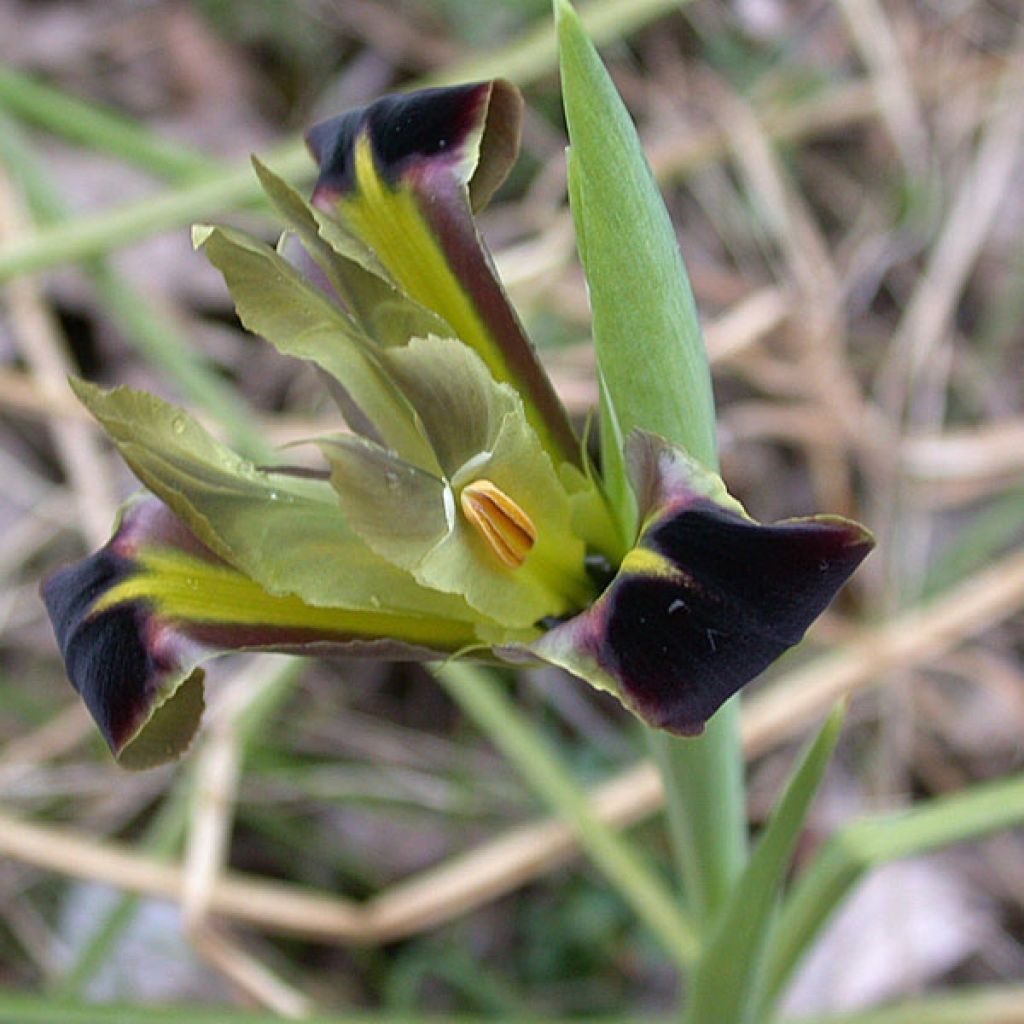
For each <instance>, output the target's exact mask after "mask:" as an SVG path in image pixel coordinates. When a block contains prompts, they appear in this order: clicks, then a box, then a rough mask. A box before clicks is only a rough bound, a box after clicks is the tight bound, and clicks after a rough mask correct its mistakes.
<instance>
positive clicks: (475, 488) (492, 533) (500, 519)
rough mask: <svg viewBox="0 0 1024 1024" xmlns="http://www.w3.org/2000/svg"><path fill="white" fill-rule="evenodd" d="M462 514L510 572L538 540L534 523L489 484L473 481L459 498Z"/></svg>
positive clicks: (520, 563)
mask: <svg viewBox="0 0 1024 1024" xmlns="http://www.w3.org/2000/svg"><path fill="white" fill-rule="evenodd" d="M459 504H460V505H461V506H462V513H463V515H464V516H465V517H466V519H468V520H469V522H470V523H472V524H473V526H474V527H475V528H476V531H477V533H479V534H480V536H481V537H483V539H484V541H485V543H486V544H487V546H488V547H489V548H490V549H491V550H492V551H493V552H494V553H495V555H497V556H498V558H499V559H500V560H501V561H502V562H503V563H504V564H505V565H507V566H508V567H509V568H510V569H517V568H519V566H521V565H522V564H523V562H524V561H525V560H526V556H527V555H528V554H529V553H530V548H532V547H533V545H534V543H535V542H536V540H537V528H536V527H535V526H534V525H533V520H531V519H530V517H529V516H528V515H527V514H526V513H525V512H524V511H523V510H522V509H521V508H520V507H519V506H518V505H517V504H516V503H515V502H514V501H513V500H512V499H511V498H510V497H509V496H508V495H507V494H506V493H505V492H504V491H502V490H501V489H500V488H498V487H495V485H494V484H492V483H491V481H490V480H474V481H473V483H471V484H467V485H466V486H465V487H464V488H463V489H462V493H461V494H460V495H459Z"/></svg>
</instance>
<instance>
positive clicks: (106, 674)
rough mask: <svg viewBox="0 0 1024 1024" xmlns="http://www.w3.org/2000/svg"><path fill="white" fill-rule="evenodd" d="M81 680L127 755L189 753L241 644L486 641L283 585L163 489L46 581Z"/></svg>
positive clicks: (401, 654)
mask: <svg viewBox="0 0 1024 1024" xmlns="http://www.w3.org/2000/svg"><path fill="white" fill-rule="evenodd" d="M42 592H43V599H44V601H45V603H46V607H47V611H48V612H49V615H50V619H51V621H52V623H53V628H54V632H55V633H56V636H57V640H58V643H59V645H60V649H61V653H62V655H63V657H64V662H65V666H66V668H67V672H68V676H69V678H70V679H71V682H72V685H73V686H74V687H75V689H76V690H77V691H78V693H79V694H80V695H81V697H82V699H83V700H84V701H85V704H86V706H87V707H88V708H89V711H90V712H91V714H92V716H93V718H94V719H95V720H96V722H97V724H98V725H99V727H100V730H101V732H102V733H103V736H104V738H105V739H106V740H107V743H108V744H109V746H110V749H111V750H112V751H113V753H114V755H115V756H116V757H117V759H118V760H119V761H120V762H121V763H122V764H123V765H125V766H126V767H130V768H147V767H150V766H152V765H156V764H160V763H162V762H164V761H169V760H172V759H174V758H176V757H178V756H179V755H180V754H181V753H182V752H183V751H184V750H185V749H186V748H187V747H188V745H189V742H190V741H191V739H192V736H193V734H194V733H195V730H196V728H197V727H198V724H199V719H200V716H201V714H202V710H203V671H202V669H200V668H199V667H198V666H199V665H200V664H201V663H202V662H204V661H206V660H208V659H209V658H211V657H214V656H216V655H218V654H223V653H226V652H228V651H239V650H264V651H282V652H287V653H303V654H341V655H346V656H353V657H383V658H390V659H400V660H424V659H430V658H437V657H443V656H445V655H447V654H451V653H453V652H455V651H458V650H460V649H462V648H464V647H469V646H473V645H479V643H480V638H479V636H478V635H477V633H476V630H475V628H474V626H473V624H471V623H468V622H459V621H456V620H451V619H446V618H443V617H439V616H427V615H423V614H421V613H416V612H410V613H406V614H402V613H401V612H397V611H394V610H380V611H376V610H369V611H350V610H345V609H333V608H317V607H313V606H311V605H307V604H305V603H304V602H303V601H301V600H300V599H299V598H297V597H294V596H283V595H274V594H270V593H268V592H267V591H265V590H264V589H263V588H262V587H260V586H259V585H258V584H257V583H255V582H253V581H252V580H251V579H249V578H248V577H247V576H245V575H243V574H242V573H240V572H238V571H237V570H236V569H233V568H232V567H231V566H230V565H228V564H227V563H226V562H224V561H223V560H222V559H220V558H218V557H217V556H216V555H215V554H214V553H213V552H211V551H210V550H209V549H208V548H207V547H205V546H204V545H203V544H202V543H201V542H200V541H199V540H198V539H197V538H196V536H195V535H194V534H193V533H192V532H191V531H189V530H188V528H187V527H186V526H185V525H184V524H183V523H182V522H181V521H180V520H179V519H178V518H177V517H175V516H174V514H173V513H172V512H171V511H170V510H169V509H168V508H167V507H166V506H165V505H164V504H163V503H161V502H160V501H158V500H157V499H156V498H153V497H150V496H142V497H138V498H136V499H135V500H134V501H132V502H131V503H130V504H129V505H127V506H126V507H125V509H124V510H123V512H122V515H121V517H120V521H119V522H118V524H117V526H116V528H115V532H114V535H113V537H112V538H111V539H110V541H109V542H108V543H107V544H106V545H105V546H104V547H103V548H101V549H100V550H99V551H97V552H96V553H95V554H93V555H91V556H89V557H88V558H85V559H83V560H82V561H80V562H78V563H76V564H74V565H70V566H68V567H66V568H64V569H61V570H59V571H58V572H56V573H54V574H53V575H52V576H50V578H49V579H48V580H47V581H46V582H45V583H44V584H43V588H42Z"/></svg>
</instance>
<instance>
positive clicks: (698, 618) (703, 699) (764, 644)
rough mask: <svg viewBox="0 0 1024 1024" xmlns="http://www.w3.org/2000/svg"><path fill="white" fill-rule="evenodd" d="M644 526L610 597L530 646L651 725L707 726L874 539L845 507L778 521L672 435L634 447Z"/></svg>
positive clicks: (798, 634)
mask: <svg viewBox="0 0 1024 1024" xmlns="http://www.w3.org/2000/svg"><path fill="white" fill-rule="evenodd" d="M627 462H628V464H629V466H630V469H631V482H632V485H633V488H634V491H635V493H636V495H637V499H638V503H639V505H640V509H641V517H642V520H643V522H644V527H643V529H642V532H641V535H640V538H639V540H638V542H637V544H636V546H635V547H634V548H633V549H632V550H631V551H630V552H629V553H628V554H627V555H626V557H625V559H624V560H623V562H622V565H621V566H620V568H619V571H618V573H617V574H616V576H615V578H614V579H613V580H612V582H611V584H610V585H609V586H608V588H607V589H606V590H605V592H604V593H603V594H602V595H601V597H600V598H599V599H598V601H597V602H596V603H595V604H594V605H593V606H592V607H591V608H589V609H588V610H587V611H585V612H583V613H582V614H581V615H578V616H576V617H575V618H573V619H570V620H569V621H567V622H565V623H562V624H560V625H558V626H556V627H555V628H554V629H552V630H551V631H550V632H548V633H546V634H545V635H544V636H543V637H541V638H540V639H539V640H538V641H536V642H535V643H534V644H532V645H531V648H530V649H531V650H532V651H533V653H534V654H536V655H538V656H539V657H541V658H542V659H543V660H545V661H549V662H551V663H553V664H556V665H560V666H561V667H563V668H565V669H567V670H568V671H570V672H572V673H574V674H575V675H578V676H581V677H582V678H584V679H586V680H587V681H588V682H590V683H591V684H593V685H594V686H597V687H598V688H599V689H603V690H608V691H609V692H611V693H613V694H615V695H616V696H617V697H618V698H619V699H620V700H621V701H622V702H623V704H625V705H626V706H627V707H629V708H630V709H631V710H633V711H634V712H635V713H636V714H637V715H639V716H640V717H641V718H642V719H644V720H645V721H646V722H648V723H649V724H651V725H654V726H657V727H659V728H663V729H667V730H668V731H670V732H675V733H679V734H681V735H695V734H697V733H700V732H701V731H702V730H703V728H704V725H705V723H706V722H707V720H708V718H710V717H711V715H712V714H714V712H715V711H716V710H717V709H718V708H719V707H720V706H721V705H722V704H723V703H724V702H725V701H726V700H727V699H728V698H729V697H731V696H732V695H733V694H734V693H736V692H737V691H738V690H739V689H740V688H741V687H742V686H744V685H745V684H746V683H748V682H749V681H750V680H752V679H753V678H754V677H755V676H757V675H758V674H759V673H760V672H761V671H762V670H763V669H765V668H766V667H767V666H768V665H769V664H771V662H773V661H774V660H775V659H776V658H778V657H779V656H780V655H781V654H783V653H784V652H785V651H786V650H788V649H789V648H790V647H792V646H794V645H795V644H797V643H799V642H800V640H801V639H802V638H803V635H804V632H805V630H806V629H807V627H808V626H809V625H810V624H811V623H812V622H813V621H814V619H816V618H817V617H818V616H819V615H820V614H821V612H822V611H823V610H824V609H825V607H826V606H827V605H828V603H829V602H830V601H831V600H832V598H833V597H834V596H835V594H836V592H837V591H838V590H839V588H840V587H841V586H842V585H843V584H844V583H845V582H846V580H847V579H848V578H849V577H850V575H851V574H852V573H853V571H854V570H855V569H856V568H857V566H858V565H859V564H860V563H861V561H862V560H863V559H864V558H865V557H866V555H867V554H868V552H869V551H870V550H871V548H872V546H873V543H874V542H873V540H872V538H871V535H870V534H869V533H868V531H866V530H865V529H864V528H863V527H862V526H860V525H859V524H857V523H854V522H851V521H849V520H846V519H842V518H840V517H838V516H815V517H811V518H807V519H790V520H785V521H783V522H779V523H775V524H773V525H770V526H764V525H761V524H759V523H757V522H755V521H754V520H752V519H750V518H749V517H748V516H747V515H746V514H745V513H744V512H743V510H742V507H741V506H740V505H739V504H738V502H736V501H735V500H733V499H731V498H729V497H728V495H727V493H726V491H725V488H724V485H723V484H722V483H721V481H720V479H719V478H718V477H717V476H715V475H714V474H712V473H709V472H708V471H707V470H705V469H703V468H702V467H701V466H700V465H699V464H698V463H696V462H695V461H694V460H692V459H691V458H689V456H687V455H686V454H685V453H684V452H682V451H681V450H680V449H678V448H675V447H674V446H672V445H670V444H668V442H666V441H664V440H662V439H661V438H658V437H655V436H653V435H650V434H645V433H642V432H639V431H638V432H635V433H634V434H633V435H631V437H630V439H629V442H628V445H627Z"/></svg>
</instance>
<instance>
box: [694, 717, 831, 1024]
mask: <svg viewBox="0 0 1024 1024" xmlns="http://www.w3.org/2000/svg"><path fill="white" fill-rule="evenodd" d="M843 710H844V709H843V708H842V706H840V707H838V708H836V710H835V711H833V712H832V714H831V715H830V716H829V718H828V720H827V721H826V722H825V725H824V726H823V727H822V729H821V731H820V732H819V733H818V735H817V737H816V738H815V739H814V741H813V742H812V743H811V744H810V746H809V747H808V749H807V751H806V753H805V754H804V755H803V756H802V757H801V759H800V761H799V763H798V765H797V767H796V769H795V770H794V772H793V775H792V777H791V778H790V780H789V783H788V784H787V786H786V789H785V792H784V793H783V794H782V797H781V799H780V800H779V801H778V803H777V804H776V805H775V809H774V810H773V812H772V816H771V818H770V819H769V821H768V824H767V825H766V826H765V828H764V831H763V832H762V834H761V836H760V838H759V839H758V842H757V845H756V846H755V847H754V851H753V853H752V855H751V858H750V863H749V864H748V865H747V868H746V870H745V871H744V872H743V875H742V876H741V877H740V880H739V883H738V884H737V885H736V887H735V888H734V889H733V891H732V893H731V895H730V897H729V902H728V903H727V904H726V905H725V907H724V908H723V909H722V912H721V914H720V916H719V918H718V919H717V921H716V923H715V925H714V928H713V930H712V932H711V935H710V937H709V939H708V941H707V944H706V946H705V948H704V951H703V953H702V954H701V957H700V959H699V960H698V961H697V966H696V968H695V970H694V972H693V975H692V978H691V981H690V987H689V990H688V994H687V1001H686V1013H685V1015H684V1017H683V1020H684V1021H685V1022H686V1024H705V1022H707V1021H715V1022H717V1024H744V1022H749V1021H753V1020H754V1019H755V1017H754V1011H755V1009H756V1007H757V995H758V989H757V986H758V984H759V983H760V980H761V977H762V967H763V963H764V956H765V949H766V946H767V942H768V938H769V932H770V930H771V924H772V920H773V917H774V911H775V907H776V905H777V902H778V897H779V894H780V892H781V890H782V885H783V882H784V880H785V877H786V871H787V870H788V868H789V864H790V860H791V859H792V856H793V850H794V848H795V847H796V843H797V839H798V838H799V837H800V833H801V831H802V830H803V826H804V822H805V821H806V819H807V812H808V811H809V810H810V807H811V803H812V802H813V800H814V797H815V795H816V794H817V792H818V788H819V786H820V785H821V781H822V779H823V778H824V776H825V770H826V768H828V765H829V761H830V760H831V758H832V753H833V751H834V750H835V746H836V743H837V741H838V739H839V732H840V730H841V728H842V724H843Z"/></svg>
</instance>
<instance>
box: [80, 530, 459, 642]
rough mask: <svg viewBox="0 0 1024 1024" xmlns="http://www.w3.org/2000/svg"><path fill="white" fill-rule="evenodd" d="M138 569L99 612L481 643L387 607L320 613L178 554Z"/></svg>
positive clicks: (151, 555)
mask: <svg viewBox="0 0 1024 1024" xmlns="http://www.w3.org/2000/svg"><path fill="white" fill-rule="evenodd" d="M137 564H138V571H137V572H135V573H133V574H132V575H131V576H129V577H127V578H126V579H124V580H122V581H121V582H119V583H117V584H116V585H115V586H114V587H112V588H111V589H110V590H108V591H107V592H106V593H105V594H104V595H103V596H102V597H101V598H100V599H99V600H98V601H97V602H96V604H95V606H94V608H93V612H94V613H99V612H102V611H104V610H106V609H109V608H111V607H113V606H115V605H118V604H123V603H126V602H130V601H146V602H150V603H152V604H153V606H154V607H155V610H156V611H157V613H158V614H159V615H160V616H162V617H166V618H168V619H171V620H178V621H183V622H194V623H208V624H215V625H241V626H256V627H259V626H266V627H269V628H278V627H284V628H294V629H302V630H314V631H320V632H323V633H324V634H326V635H330V636H335V637H337V636H347V637H360V638H364V637H365V638H368V639H375V638H378V637H384V638H390V639H395V640H401V641H405V642H408V643H413V644H424V645H427V646H430V647H436V648H439V649H444V650H458V649H459V648H461V647H465V646H469V645H471V644H474V643H476V642H477V640H478V638H477V635H476V632H475V630H474V628H473V627H472V626H471V625H470V624H469V623H465V622H459V621H458V620H453V619H444V618H440V617H437V618H433V617H424V616H417V615H407V614H402V613H400V612H392V611H388V610H386V609H384V608H382V609H381V611H379V612H376V611H351V610H348V609H344V608H318V607H314V606H312V605H308V604H305V603H304V602H303V601H301V600H300V599H299V598H297V597H294V596H277V595H273V594H268V593H267V592H266V591H265V590H263V588H262V587H260V586H259V585H258V584H257V583H254V582H253V581H252V580H250V579H249V578H248V577H247V576H243V575H242V574H241V573H239V572H236V571H235V570H233V569H231V568H230V567H228V566H220V565H212V564H210V563H209V562H205V561H200V560H198V559H195V558H191V557H189V556H188V555H186V554H183V553H181V552H179V551H175V550H172V549H150V550H146V551H141V552H140V553H139V556H138V560H137ZM383 600H384V599H382V601H383Z"/></svg>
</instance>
